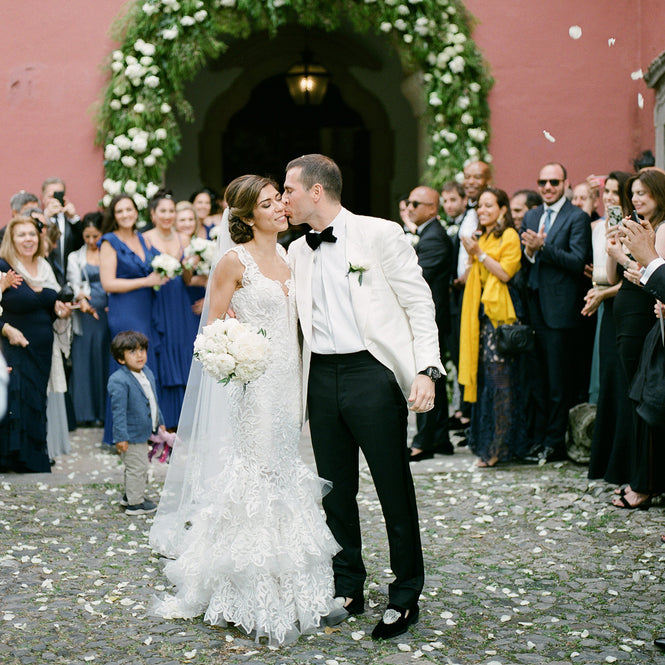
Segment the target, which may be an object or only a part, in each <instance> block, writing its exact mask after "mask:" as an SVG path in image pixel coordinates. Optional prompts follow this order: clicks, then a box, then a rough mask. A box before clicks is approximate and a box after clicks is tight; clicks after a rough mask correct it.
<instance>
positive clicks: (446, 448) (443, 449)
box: [434, 441, 455, 455]
mask: <svg viewBox="0 0 665 665" xmlns="http://www.w3.org/2000/svg"><path fill="white" fill-rule="evenodd" d="M434 452H435V453H436V454H437V455H454V454H455V449H454V448H453V444H452V443H450V441H447V442H446V443H440V444H439V445H438V446H437V447H436V448H435V449H434Z"/></svg>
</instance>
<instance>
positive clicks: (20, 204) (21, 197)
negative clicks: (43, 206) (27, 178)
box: [9, 189, 39, 218]
mask: <svg viewBox="0 0 665 665" xmlns="http://www.w3.org/2000/svg"><path fill="white" fill-rule="evenodd" d="M26 207H30V208H35V207H37V208H38V207H39V199H38V198H37V196H36V195H35V194H32V193H31V192H26V191H25V190H24V189H22V190H21V191H20V192H16V194H14V196H12V197H11V199H9V208H10V210H11V215H12V218H13V217H16V216H18V215H22V214H23V210H24V209H25V208H26Z"/></svg>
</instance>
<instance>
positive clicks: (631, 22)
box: [0, 0, 665, 223]
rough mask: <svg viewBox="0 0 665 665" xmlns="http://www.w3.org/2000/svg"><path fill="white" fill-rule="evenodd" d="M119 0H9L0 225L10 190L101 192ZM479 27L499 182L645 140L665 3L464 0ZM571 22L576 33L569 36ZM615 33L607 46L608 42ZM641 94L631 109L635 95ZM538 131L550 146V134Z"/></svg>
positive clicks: (581, 172) (2, 76) (1, 30)
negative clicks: (46, 181)
mask: <svg viewBox="0 0 665 665" xmlns="http://www.w3.org/2000/svg"><path fill="white" fill-rule="evenodd" d="M124 4H125V3H124V2H123V0H94V2H92V1H91V0H67V1H66V2H64V1H57V0H51V2H43V1H42V0H20V2H18V1H16V2H6V3H4V5H6V6H3V20H2V22H0V81H2V104H0V154H2V157H3V161H2V164H3V165H2V178H0V210H4V211H5V213H4V214H0V223H4V221H5V220H6V215H8V213H9V206H8V200H9V197H10V196H11V194H12V193H14V192H15V191H17V190H18V189H21V188H24V189H28V190H32V191H35V193H39V191H38V190H39V186H40V184H41V181H42V180H43V178H44V177H46V176H49V175H60V176H61V177H63V178H64V179H65V180H66V181H67V184H68V190H69V191H68V193H69V195H70V198H71V199H72V200H73V201H74V202H75V203H76V205H77V206H78V208H79V211H80V212H85V211H87V210H90V209H92V208H94V207H95V205H96V202H97V200H98V199H99V197H100V195H101V181H102V152H101V150H100V149H99V148H97V147H96V146H95V145H94V136H95V127H94V108H93V107H94V104H95V102H96V101H97V100H98V98H99V94H100V90H101V88H102V86H103V83H104V75H103V73H102V71H101V68H100V66H101V63H102V62H103V61H104V59H105V57H106V56H107V54H108V53H109V51H110V50H111V49H112V48H113V44H112V42H111V40H110V37H109V28H110V25H111V22H112V20H113V19H114V18H115V17H116V15H117V14H118V13H119V12H120V11H121V9H122V7H123V5H124ZM466 4H467V7H468V8H469V10H470V11H471V13H472V14H474V15H475V17H476V19H477V25H476V28H475V33H474V34H475V38H476V41H477V42H478V44H479V46H480V48H481V49H482V51H483V53H484V54H485V57H486V59H487V60H488V61H489V63H490V66H491V69H492V73H493V75H494V78H495V80H496V85H495V88H494V90H493V92H492V94H491V98H490V105H491V109H492V125H493V139H492V144H491V150H492V153H493V155H494V163H495V180H496V182H497V184H499V185H500V186H502V187H504V188H505V189H508V190H512V189H515V188H517V187H520V186H525V185H532V184H533V181H534V179H535V176H536V172H537V169H538V166H539V165H540V164H541V163H543V162H544V161H548V160H551V159H556V160H560V161H563V162H564V163H565V164H567V165H568V167H569V171H570V175H571V179H572V180H573V181H577V180H580V179H582V178H583V177H584V176H585V175H586V174H587V173H589V172H592V171H593V172H595V173H606V172H607V171H608V170H609V169H612V168H629V166H630V160H631V159H632V158H633V157H634V156H635V155H636V154H637V153H638V152H639V151H640V150H642V149H644V148H652V147H653V145H652V144H653V139H654V132H653V98H654V95H653V91H651V90H649V89H647V88H646V86H645V84H644V82H643V81H641V80H639V81H633V80H632V79H631V77H630V73H631V72H632V71H635V70H637V69H639V68H642V69H643V70H646V68H647V67H648V66H649V63H650V62H651V61H652V60H653V58H655V57H656V56H657V55H658V54H659V53H660V52H661V51H662V50H665V37H663V33H662V26H663V25H665V2H663V1H662V0H621V1H620V2H619V1H617V0H594V2H580V0H558V1H557V2H548V3H545V2H537V3H536V2H533V0H500V1H494V2H488V1H487V0H467V3H466ZM571 25H579V26H581V27H582V38H581V39H579V40H576V41H575V40H572V39H571V38H570V37H569V36H568V28H569V27H570V26H571ZM610 37H614V38H615V39H616V44H615V45H614V46H612V47H609V46H608V44H607V40H608V38H610ZM638 92H641V93H642V94H643V95H644V98H645V105H644V108H643V109H639V108H638V106H637V94H638ZM543 130H547V131H548V132H550V133H551V134H552V135H553V136H554V137H555V138H556V143H550V142H548V141H547V140H546V139H545V138H544V136H543Z"/></svg>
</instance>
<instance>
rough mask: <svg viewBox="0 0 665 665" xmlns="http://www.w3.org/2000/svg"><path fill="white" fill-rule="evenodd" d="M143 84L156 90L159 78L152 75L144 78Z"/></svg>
mask: <svg viewBox="0 0 665 665" xmlns="http://www.w3.org/2000/svg"><path fill="white" fill-rule="evenodd" d="M144 83H145V84H146V85H147V86H148V87H149V88H156V87H157V86H158V85H159V77H158V76H155V75H154V74H153V75H151V76H146V79H145V81H144Z"/></svg>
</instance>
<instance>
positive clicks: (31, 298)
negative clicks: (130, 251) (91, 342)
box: [0, 217, 71, 473]
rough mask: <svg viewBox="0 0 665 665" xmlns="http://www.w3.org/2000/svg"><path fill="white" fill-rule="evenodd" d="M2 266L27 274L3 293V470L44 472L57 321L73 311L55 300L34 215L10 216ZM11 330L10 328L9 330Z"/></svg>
mask: <svg viewBox="0 0 665 665" xmlns="http://www.w3.org/2000/svg"><path fill="white" fill-rule="evenodd" d="M0 257H1V258H0V271H1V272H3V273H6V272H7V271H9V270H12V269H13V270H15V271H16V272H17V273H18V274H20V275H21V276H22V277H23V282H22V283H21V284H19V285H18V286H17V287H16V288H10V289H7V290H6V291H5V292H4V293H3V298H2V308H3V311H2V316H0V327H1V330H2V334H3V336H4V337H7V338H8V339H9V344H4V345H3V351H4V353H5V358H6V360H7V365H9V367H11V368H12V372H11V375H10V380H9V399H8V412H7V415H6V416H5V419H4V420H3V422H2V426H0V471H7V470H9V471H18V472H37V473H39V472H46V473H49V472H50V471H51V464H50V461H49V457H48V451H47V447H46V389H47V384H48V379H49V373H50V371H51V356H52V351H53V322H54V321H55V320H56V318H57V317H61V318H64V317H67V316H69V315H70V314H71V309H70V307H69V306H68V305H65V304H64V303H62V302H60V301H59V300H57V293H58V292H57V289H58V288H59V287H58V283H57V281H56V279H55V276H54V275H53V270H52V269H51V266H50V265H49V264H48V262H47V261H46V259H44V247H43V244H42V243H41V241H40V234H39V228H38V227H37V223H36V222H35V220H33V219H31V218H28V217H18V218H14V219H12V220H11V221H10V222H9V224H8V225H7V229H6V231H5V235H4V238H3V240H2V246H0ZM10 331H11V332H10Z"/></svg>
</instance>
